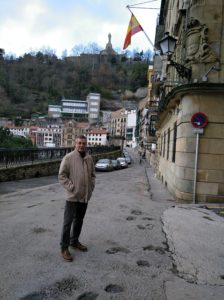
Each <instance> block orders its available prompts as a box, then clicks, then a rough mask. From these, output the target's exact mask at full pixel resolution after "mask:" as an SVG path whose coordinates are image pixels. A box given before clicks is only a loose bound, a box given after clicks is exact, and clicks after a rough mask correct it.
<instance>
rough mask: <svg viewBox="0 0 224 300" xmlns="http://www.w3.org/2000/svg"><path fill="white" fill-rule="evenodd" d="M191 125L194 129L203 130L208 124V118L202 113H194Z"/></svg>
mask: <svg viewBox="0 0 224 300" xmlns="http://www.w3.org/2000/svg"><path fill="white" fill-rule="evenodd" d="M191 124H192V125H193V126H194V128H203V127H205V126H206V125H207V124H208V117H207V116H206V115H205V114H204V113H202V112H198V113H195V114H193V116H192V117H191Z"/></svg>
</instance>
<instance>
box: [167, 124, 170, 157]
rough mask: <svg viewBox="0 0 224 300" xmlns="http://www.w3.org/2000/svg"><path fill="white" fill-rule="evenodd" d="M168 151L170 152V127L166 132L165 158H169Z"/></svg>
mask: <svg viewBox="0 0 224 300" xmlns="http://www.w3.org/2000/svg"><path fill="white" fill-rule="evenodd" d="M169 152H170V128H169V129H168V132H167V153H166V158H167V159H169Z"/></svg>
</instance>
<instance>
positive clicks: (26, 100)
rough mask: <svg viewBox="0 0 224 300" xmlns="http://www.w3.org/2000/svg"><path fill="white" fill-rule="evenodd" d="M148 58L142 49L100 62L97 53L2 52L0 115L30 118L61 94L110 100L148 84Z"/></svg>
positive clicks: (79, 97) (66, 96)
mask: <svg viewBox="0 0 224 300" xmlns="http://www.w3.org/2000/svg"><path fill="white" fill-rule="evenodd" d="M97 57H98V58H97ZM92 58H94V60H93V59H92ZM149 58H150V57H149V56H148V57H146V56H145V55H144V53H143V52H141V53H137V52H136V53H135V54H134V56H133V57H132V58H128V57H127V56H125V55H123V56H120V55H119V59H117V58H116V57H108V58H107V61H105V60H104V61H103V62H102V61H100V60H99V63H96V61H97V59H99V54H98V56H97V54H92V56H91V55H90V54H89V55H86V58H85V57H84V56H82V55H80V57H78V56H75V57H64V58H58V57H57V56H56V55H55V54H52V53H42V52H41V51H38V52H37V53H28V54H24V56H22V57H19V58H16V59H15V58H13V57H3V56H2V57H0V116H5V117H15V116H21V117H23V118H30V115H31V114H32V113H36V112H38V113H42V114H46V113H47V108H48V105H49V104H60V100H61V99H62V98H65V99H86V96H87V94H88V93H89V92H97V93H101V97H102V99H107V100H108V99H109V100H110V101H113V100H114V99H115V98H116V97H115V96H114V95H121V94H122V92H124V91H125V90H127V89H128V90H131V91H133V92H135V91H136V89H138V88H139V87H145V86H147V68H148V64H149ZM114 91H116V93H114ZM117 92H118V93H117ZM119 97H120V96H119ZM120 98H122V97H120Z"/></svg>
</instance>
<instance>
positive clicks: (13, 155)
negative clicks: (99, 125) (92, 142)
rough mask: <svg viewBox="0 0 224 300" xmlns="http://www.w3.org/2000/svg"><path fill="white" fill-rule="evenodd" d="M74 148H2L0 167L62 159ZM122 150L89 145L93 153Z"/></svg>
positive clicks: (115, 147) (118, 147)
mask: <svg viewBox="0 0 224 300" xmlns="http://www.w3.org/2000/svg"><path fill="white" fill-rule="evenodd" d="M73 149H74V148H38V149H30V148H29V149H1V148H0V168H9V167H12V166H17V165H26V164H33V163H36V162H41V161H48V160H58V159H62V158H63V157H64V156H65V155H66V154H67V153H69V152H71V151H72V150H73ZM115 150H120V146H95V147H87V151H88V152H89V153H91V154H99V153H106V152H111V151H115Z"/></svg>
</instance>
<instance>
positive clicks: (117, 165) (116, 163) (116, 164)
mask: <svg viewBox="0 0 224 300" xmlns="http://www.w3.org/2000/svg"><path fill="white" fill-rule="evenodd" d="M111 162H112V165H113V167H114V170H120V169H121V163H120V162H119V160H117V159H112V160H111Z"/></svg>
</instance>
